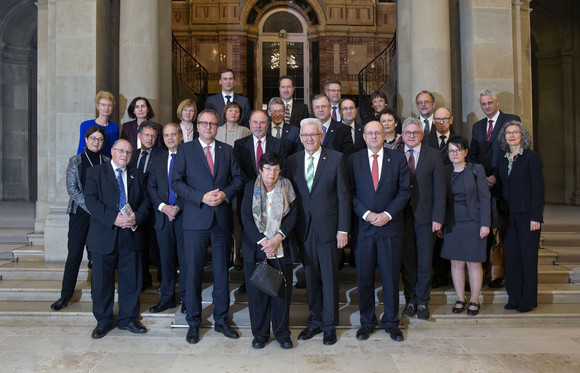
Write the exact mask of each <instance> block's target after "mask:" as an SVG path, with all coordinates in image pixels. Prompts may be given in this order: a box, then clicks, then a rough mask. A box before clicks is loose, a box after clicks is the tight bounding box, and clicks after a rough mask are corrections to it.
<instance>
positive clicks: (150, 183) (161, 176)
mask: <svg viewBox="0 0 580 373" xmlns="http://www.w3.org/2000/svg"><path fill="white" fill-rule="evenodd" d="M175 156H176V157H177V154H176V155H175ZM168 159H169V151H165V152H162V153H160V154H157V155H156V156H155V157H154V158H153V160H152V163H151V165H150V166H149V169H148V172H147V173H148V174H149V177H148V180H147V193H148V195H149V200H150V201H151V207H152V209H153V211H155V215H154V217H155V221H154V225H153V228H155V229H157V230H161V229H163V227H164V226H165V225H166V224H167V223H168V222H169V219H168V218H167V215H165V214H164V213H163V212H161V211H159V210H158V207H159V205H160V204H161V203H165V204H167V203H168V201H169V178H168V175H167V172H168V169H167V161H168ZM173 162H174V167H175V161H173ZM176 197H177V199H176V202H175V204H176V205H177V206H179V208H180V209H182V210H183V203H182V202H181V199H180V198H179V196H176Z"/></svg>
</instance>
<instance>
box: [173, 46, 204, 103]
mask: <svg viewBox="0 0 580 373" xmlns="http://www.w3.org/2000/svg"><path fill="white" fill-rule="evenodd" d="M171 50H172V53H173V101H174V104H175V105H174V107H177V105H178V104H179V103H180V102H181V101H182V100H184V99H187V98H190V99H193V100H194V101H195V103H196V105H197V108H198V111H200V110H201V109H203V107H204V105H205V100H206V99H207V89H208V76H209V75H208V72H207V70H206V68H205V67H203V65H202V64H201V63H200V62H199V61H198V60H196V59H195V58H194V57H193V56H192V55H191V53H189V52H188V51H187V49H185V48H184V47H183V46H182V45H181V44H180V43H179V41H178V40H177V38H176V37H175V35H172V38H171Z"/></svg>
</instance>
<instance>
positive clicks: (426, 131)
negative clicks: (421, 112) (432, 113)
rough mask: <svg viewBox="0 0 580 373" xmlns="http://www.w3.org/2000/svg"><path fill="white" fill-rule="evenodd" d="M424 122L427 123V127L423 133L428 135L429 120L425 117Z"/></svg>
mask: <svg viewBox="0 0 580 373" xmlns="http://www.w3.org/2000/svg"><path fill="white" fill-rule="evenodd" d="M423 123H425V129H424V130H423V133H424V134H425V136H427V135H428V134H429V120H428V119H425V120H424V121H423Z"/></svg>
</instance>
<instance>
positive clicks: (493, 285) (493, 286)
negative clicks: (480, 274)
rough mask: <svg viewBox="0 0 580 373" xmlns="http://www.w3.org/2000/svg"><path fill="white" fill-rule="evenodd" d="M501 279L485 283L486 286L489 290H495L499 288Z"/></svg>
mask: <svg viewBox="0 0 580 373" xmlns="http://www.w3.org/2000/svg"><path fill="white" fill-rule="evenodd" d="M502 280H503V279H502V278H494V279H491V280H489V281H488V282H487V286H488V287H489V288H491V289H496V288H499V287H501V282H502Z"/></svg>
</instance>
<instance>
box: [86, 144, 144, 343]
mask: <svg viewBox="0 0 580 373" xmlns="http://www.w3.org/2000/svg"><path fill="white" fill-rule="evenodd" d="M131 153H132V149H131V144H129V142H128V141H127V140H117V141H116V142H115V143H114V144H113V147H112V149H111V158H112V159H111V162H107V163H103V164H101V165H97V166H94V167H89V168H88V169H87V179H86V183H85V190H84V193H85V202H86V204H87V207H88V209H89V212H90V213H91V225H90V228H89V234H88V237H87V248H88V249H89V251H90V252H91V258H92V262H93V268H92V275H91V296H92V299H93V315H94V316H95V319H97V326H96V328H95V329H94V330H93V332H92V334H91V337H92V338H93V339H98V338H102V337H104V336H105V335H107V333H108V332H109V331H111V330H112V329H113V324H114V322H115V318H114V316H113V305H114V303H115V269H116V270H117V278H118V283H119V284H118V286H119V291H118V294H119V312H118V314H117V327H118V328H119V329H121V330H129V331H130V332H132V333H147V329H146V328H145V327H144V326H143V325H142V324H141V323H140V322H139V320H138V318H139V293H140V290H141V251H140V250H141V248H142V244H141V242H142V241H143V239H144V237H143V232H142V231H143V228H142V227H141V225H142V224H143V223H144V222H145V219H146V218H147V215H148V213H149V199H148V198H147V183H146V180H145V175H144V174H143V173H141V172H139V171H138V170H137V169H135V168H133V167H131V166H129V161H130V160H131Z"/></svg>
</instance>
